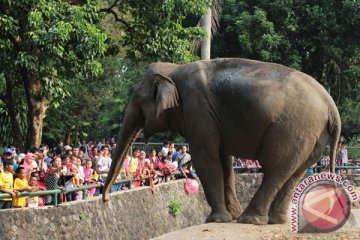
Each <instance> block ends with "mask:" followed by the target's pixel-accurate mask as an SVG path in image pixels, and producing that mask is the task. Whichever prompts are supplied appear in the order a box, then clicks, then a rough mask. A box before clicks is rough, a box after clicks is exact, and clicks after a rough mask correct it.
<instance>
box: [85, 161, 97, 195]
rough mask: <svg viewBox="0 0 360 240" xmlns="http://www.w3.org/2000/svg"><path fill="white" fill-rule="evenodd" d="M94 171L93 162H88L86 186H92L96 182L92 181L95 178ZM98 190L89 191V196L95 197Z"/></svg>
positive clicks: (86, 164)
mask: <svg viewBox="0 0 360 240" xmlns="http://www.w3.org/2000/svg"><path fill="white" fill-rule="evenodd" d="M93 171H94V170H93V169H92V161H91V160H90V159H88V160H86V162H85V167H84V184H85V185H92V184H95V183H96V182H95V181H94V180H93V179H92V176H93ZM95 190H96V188H91V189H88V191H87V192H88V196H89V197H93V196H94V193H95Z"/></svg>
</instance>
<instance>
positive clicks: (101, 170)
mask: <svg viewBox="0 0 360 240" xmlns="http://www.w3.org/2000/svg"><path fill="white" fill-rule="evenodd" d="M100 152H101V154H100V155H102V156H101V157H100V158H99V160H98V162H97V168H96V171H97V173H98V174H99V175H100V177H99V180H98V181H99V182H105V181H106V178H107V175H108V172H109V170H110V166H111V158H109V157H108V152H109V149H108V148H107V147H105V146H103V147H102V149H101V150H100ZM100 155H99V156H100Z"/></svg>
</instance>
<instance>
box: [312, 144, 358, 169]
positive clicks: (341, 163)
mask: <svg viewBox="0 0 360 240" xmlns="http://www.w3.org/2000/svg"><path fill="white" fill-rule="evenodd" d="M335 166H336V169H335V171H336V173H337V174H353V173H359V172H360V169H358V168H357V167H358V163H357V162H356V161H349V154H348V150H347V146H346V144H345V143H339V144H338V149H337V151H336V161H335ZM323 171H330V156H329V155H328V154H326V153H324V154H323V155H322V156H321V159H320V161H318V162H317V163H315V164H314V165H312V166H311V167H310V168H308V169H307V173H308V174H313V173H316V172H323Z"/></svg>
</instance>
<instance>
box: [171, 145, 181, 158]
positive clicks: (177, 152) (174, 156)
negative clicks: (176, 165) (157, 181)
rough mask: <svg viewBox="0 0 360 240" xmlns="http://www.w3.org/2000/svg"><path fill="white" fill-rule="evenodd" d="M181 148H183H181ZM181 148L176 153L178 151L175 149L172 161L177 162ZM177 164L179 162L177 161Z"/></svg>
mask: <svg viewBox="0 0 360 240" xmlns="http://www.w3.org/2000/svg"><path fill="white" fill-rule="evenodd" d="M180 148H181V147H180ZM180 148H179V149H178V151H176V149H175V148H174V151H172V152H173V155H172V161H173V162H175V161H176V158H177V156H178V155H179V154H180ZM176 162H177V161H176Z"/></svg>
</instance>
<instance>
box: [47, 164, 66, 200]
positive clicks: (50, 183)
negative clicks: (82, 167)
mask: <svg viewBox="0 0 360 240" xmlns="http://www.w3.org/2000/svg"><path fill="white" fill-rule="evenodd" d="M66 173H67V169H66V167H65V166H62V165H61V158H60V157H56V158H54V160H53V162H52V163H51V166H50V168H49V170H48V175H47V177H46V178H45V184H46V187H47V189H48V190H54V189H57V188H58V181H59V179H60V177H61V176H63V175H65V174H66ZM50 200H51V202H53V199H52V196H50Z"/></svg>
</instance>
